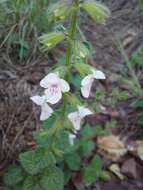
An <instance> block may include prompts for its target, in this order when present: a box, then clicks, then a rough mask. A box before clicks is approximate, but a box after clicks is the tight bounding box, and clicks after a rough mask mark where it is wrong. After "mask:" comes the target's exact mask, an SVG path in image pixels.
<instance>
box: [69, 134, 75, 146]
mask: <svg viewBox="0 0 143 190" xmlns="http://www.w3.org/2000/svg"><path fill="white" fill-rule="evenodd" d="M75 138H76V135H74V134H71V133H70V134H69V143H70V144H71V145H73V144H74V139H75Z"/></svg>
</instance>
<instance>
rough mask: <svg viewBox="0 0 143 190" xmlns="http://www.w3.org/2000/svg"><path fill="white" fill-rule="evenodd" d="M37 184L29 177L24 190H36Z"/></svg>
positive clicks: (24, 184) (25, 181)
mask: <svg viewBox="0 0 143 190" xmlns="http://www.w3.org/2000/svg"><path fill="white" fill-rule="evenodd" d="M34 186H35V182H34V179H33V177H32V176H28V177H27V178H26V179H25V180H24V183H23V188H22V190H34Z"/></svg>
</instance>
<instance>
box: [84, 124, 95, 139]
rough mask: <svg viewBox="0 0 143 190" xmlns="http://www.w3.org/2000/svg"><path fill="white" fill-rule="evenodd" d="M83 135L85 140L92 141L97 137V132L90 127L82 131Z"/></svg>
mask: <svg viewBox="0 0 143 190" xmlns="http://www.w3.org/2000/svg"><path fill="white" fill-rule="evenodd" d="M81 135H82V138H84V139H91V138H93V137H94V135H95V130H94V128H92V127H90V126H85V127H84V128H83V129H82V131H81Z"/></svg>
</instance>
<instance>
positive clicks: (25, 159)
mask: <svg viewBox="0 0 143 190" xmlns="http://www.w3.org/2000/svg"><path fill="white" fill-rule="evenodd" d="M20 162H21V165H22V166H23V168H24V169H25V170H26V171H27V172H28V173H29V174H31V175H35V174H37V173H39V172H41V170H42V169H44V168H46V167H48V166H49V165H52V164H54V163H55V162H56V160H55V157H54V155H53V154H52V153H51V152H48V151H46V150H45V149H42V148H40V149H37V150H36V151H29V152H25V153H22V154H21V155H20Z"/></svg>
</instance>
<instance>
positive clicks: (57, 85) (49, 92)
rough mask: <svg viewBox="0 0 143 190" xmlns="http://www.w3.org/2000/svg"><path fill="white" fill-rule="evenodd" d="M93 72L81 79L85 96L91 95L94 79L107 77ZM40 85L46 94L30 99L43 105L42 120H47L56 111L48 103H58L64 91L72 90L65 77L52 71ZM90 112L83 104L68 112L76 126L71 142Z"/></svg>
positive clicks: (69, 117) (70, 136) (96, 71)
mask: <svg viewBox="0 0 143 190" xmlns="http://www.w3.org/2000/svg"><path fill="white" fill-rule="evenodd" d="M91 72H92V74H89V75H87V76H86V77H85V78H83V80H82V81H81V94H82V96H83V97H84V98H88V97H89V95H90V91H91V87H92V83H93V81H94V79H105V75H104V73H103V72H102V71H99V70H92V71H91ZM40 86H41V87H43V88H44V89H45V90H44V94H43V95H42V96H39V95H35V96H32V97H31V98H30V99H31V100H32V101H33V102H34V103H35V104H37V105H39V106H41V115H40V120H42V121H43V120H47V119H48V118H49V117H50V116H51V114H52V113H53V112H54V111H53V109H52V108H51V107H50V106H49V105H48V103H50V104H51V105H53V104H56V103H58V102H59V101H60V100H61V99H62V93H65V92H69V91H70V86H69V84H68V83H67V82H66V81H65V80H64V79H61V78H60V77H59V75H58V73H50V74H48V75H47V76H45V77H44V78H43V79H42V80H41V81H40ZM90 114H92V112H91V111H90V110H89V109H88V108H85V107H83V106H78V110H77V111H76V112H72V113H69V114H68V119H69V120H70V121H71V123H72V124H73V127H74V134H70V135H69V139H70V143H71V144H73V141H74V138H75V137H76V136H75V134H76V133H77V131H78V130H79V129H80V123H81V120H82V119H83V118H84V117H85V116H87V115H90Z"/></svg>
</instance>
